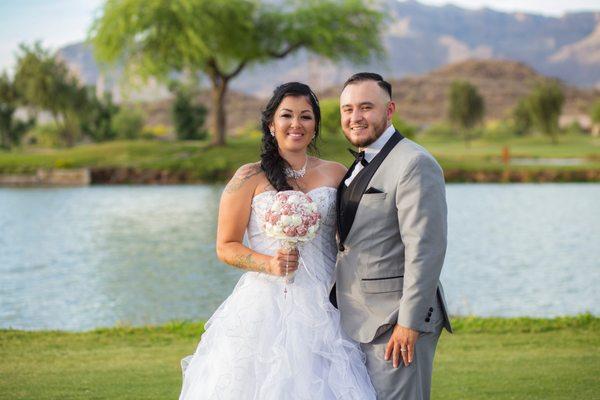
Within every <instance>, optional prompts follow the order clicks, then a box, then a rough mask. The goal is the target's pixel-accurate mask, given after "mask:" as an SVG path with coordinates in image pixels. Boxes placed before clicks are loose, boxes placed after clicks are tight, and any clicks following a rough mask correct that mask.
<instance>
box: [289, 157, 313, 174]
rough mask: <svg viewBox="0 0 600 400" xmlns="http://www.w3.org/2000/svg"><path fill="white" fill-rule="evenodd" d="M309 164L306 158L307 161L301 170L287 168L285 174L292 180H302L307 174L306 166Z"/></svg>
mask: <svg viewBox="0 0 600 400" xmlns="http://www.w3.org/2000/svg"><path fill="white" fill-rule="evenodd" d="M307 164H308V157H306V161H304V165H303V166H302V168H300V169H299V170H295V169H292V168H291V167H285V169H284V170H283V172H284V173H285V176H287V177H288V178H292V179H299V178H302V177H303V176H304V175H305V174H306V165H307Z"/></svg>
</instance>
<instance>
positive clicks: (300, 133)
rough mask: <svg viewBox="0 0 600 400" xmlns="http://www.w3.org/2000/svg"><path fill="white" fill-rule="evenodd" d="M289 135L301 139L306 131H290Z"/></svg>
mask: <svg viewBox="0 0 600 400" xmlns="http://www.w3.org/2000/svg"><path fill="white" fill-rule="evenodd" d="M287 135H288V136H289V137H291V138H292V139H294V140H301V139H302V138H303V137H304V133H302V132H288V134H287Z"/></svg>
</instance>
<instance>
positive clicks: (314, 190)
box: [252, 186, 337, 202]
mask: <svg viewBox="0 0 600 400" xmlns="http://www.w3.org/2000/svg"><path fill="white" fill-rule="evenodd" d="M322 189H330V190H335V191H337V188H335V187H333V186H317V187H316V188H313V189H311V190H309V191H308V192H302V191H301V190H295V191H296V192H301V193H304V194H306V195H310V194H311V193H313V192H316V191H318V190H322ZM267 193H277V190H265V191H264V192H260V193H259V194H257V195H255V196H254V197H253V198H252V202H254V200H256V199H257V198H259V197H261V196H262V195H264V194H267Z"/></svg>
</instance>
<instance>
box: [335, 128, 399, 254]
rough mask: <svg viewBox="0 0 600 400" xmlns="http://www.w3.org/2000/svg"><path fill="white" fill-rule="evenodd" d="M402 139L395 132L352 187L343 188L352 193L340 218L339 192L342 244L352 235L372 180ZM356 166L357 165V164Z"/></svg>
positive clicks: (339, 227) (351, 183) (353, 181)
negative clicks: (357, 212)
mask: <svg viewBox="0 0 600 400" xmlns="http://www.w3.org/2000/svg"><path fill="white" fill-rule="evenodd" d="M402 139H404V136H402V135H401V134H400V133H399V132H398V131H395V132H394V134H393V135H392V136H391V137H390V139H389V140H388V141H387V143H386V144H385V145H384V146H383V148H382V149H381V150H380V151H379V153H377V155H376V156H375V158H373V160H371V162H370V163H369V164H368V165H367V166H366V167H365V168H363V169H362V170H361V171H360V172H359V173H358V175H356V177H354V179H353V180H352V182H350V186H348V187H347V188H345V189H344V188H343V190H349V191H350V192H349V193H348V196H347V202H346V203H345V204H344V207H343V208H344V215H342V216H340V213H339V210H340V204H339V202H340V201H341V199H342V196H341V192H342V191H340V190H338V229H339V232H340V243H342V244H343V243H344V241H345V240H346V237H347V236H348V233H350V229H351V228H352V224H353V223H354V217H355V216H356V211H357V210H358V205H359V204H360V200H361V199H362V196H363V193H364V192H365V190H366V189H367V186H368V185H369V182H370V181H371V178H373V175H375V172H377V169H379V166H380V165H381V163H382V162H383V160H385V158H386V157H387V155H388V154H389V153H390V151H392V149H393V148H394V146H396V144H398V142H400V141H401V140H402ZM354 164H356V162H355V163H354ZM354 164H352V167H350V169H348V172H350V171H352V168H353V167H354ZM346 175H347V176H346V177H344V179H343V180H342V182H341V183H340V185H344V181H345V180H346V179H347V177H348V176H349V174H346Z"/></svg>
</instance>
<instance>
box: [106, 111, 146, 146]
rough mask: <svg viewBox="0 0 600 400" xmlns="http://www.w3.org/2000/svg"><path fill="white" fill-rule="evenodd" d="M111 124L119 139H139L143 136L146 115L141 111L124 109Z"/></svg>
mask: <svg viewBox="0 0 600 400" xmlns="http://www.w3.org/2000/svg"><path fill="white" fill-rule="evenodd" d="M111 124H112V129H113V130H114V131H115V132H116V133H117V137H118V138H120V139H137V138H139V137H140V135H141V134H142V127H143V126H144V115H143V113H142V112H141V111H140V110H137V109H133V108H125V107H122V108H121V109H120V110H119V112H118V113H117V114H116V115H115V116H114V118H113V119H112V122H111Z"/></svg>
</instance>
